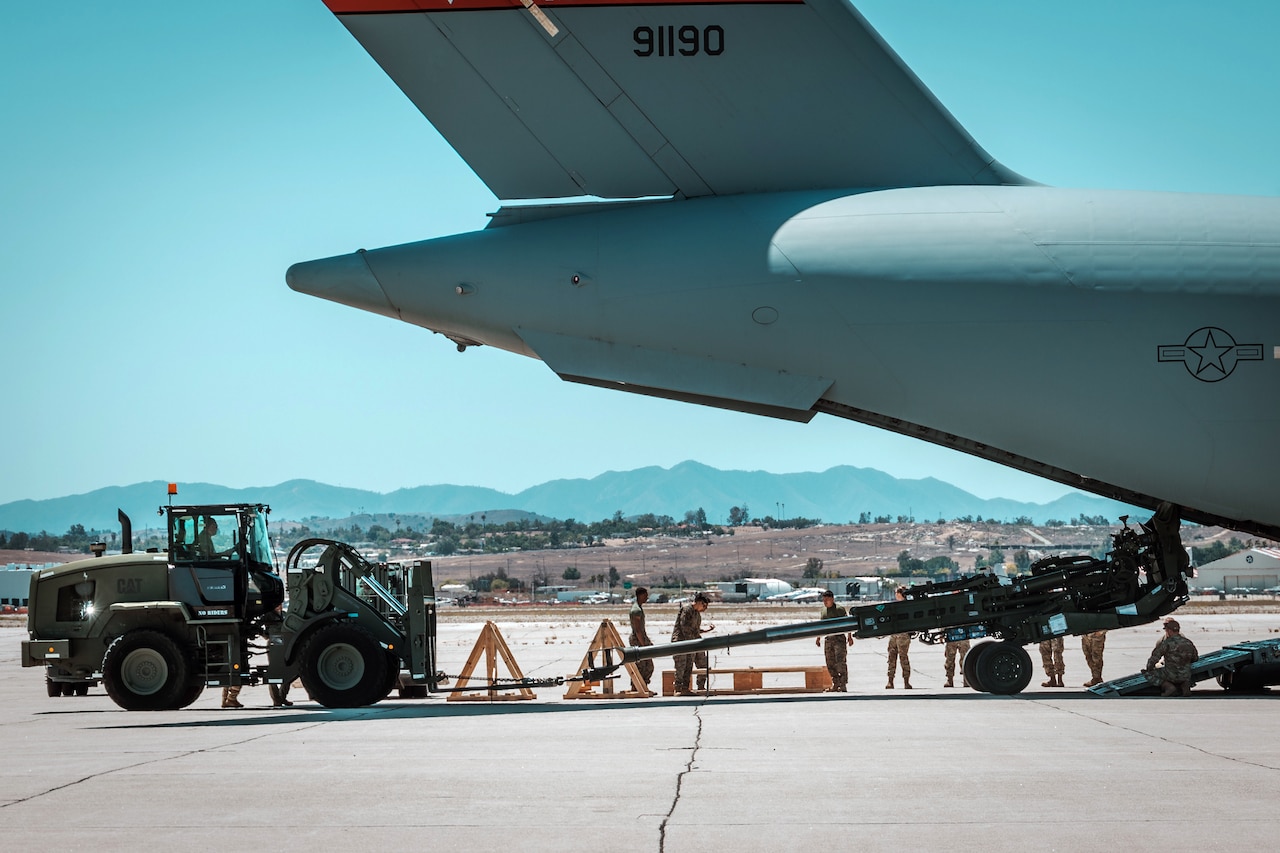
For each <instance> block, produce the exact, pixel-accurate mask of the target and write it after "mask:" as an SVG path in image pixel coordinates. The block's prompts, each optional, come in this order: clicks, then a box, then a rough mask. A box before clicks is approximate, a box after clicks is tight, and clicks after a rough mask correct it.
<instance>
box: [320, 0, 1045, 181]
mask: <svg viewBox="0 0 1280 853" xmlns="http://www.w3.org/2000/svg"><path fill="white" fill-rule="evenodd" d="M326 2H327V4H328V6H329V8H330V9H331V10H332V11H333V12H334V13H335V14H336V15H338V17H339V19H340V20H341V21H342V23H343V24H344V25H345V26H346V27H347V29H348V30H350V31H351V33H352V34H353V35H354V36H355V37H356V38H357V39H358V40H359V41H360V43H361V44H362V45H363V46H364V47H365V49H366V50H368V52H369V53H370V55H372V56H373V58H374V59H375V60H376V61H377V62H378V63H379V64H380V65H381V66H382V68H383V69H384V70H385V71H386V72H387V74H389V75H390V76H391V78H392V79H393V80H395V82H396V83H397V84H398V85H399V86H400V88H401V89H402V90H403V91H404V93H405V94H406V95H407V96H408V97H409V99H410V100H411V101H412V102H413V103H414V104H415V105H416V106H417V107H418V109H419V110H421V111H422V113H423V115H425V116H426V117H427V118H428V119H429V120H430V121H431V123H432V124H434V125H435V127H436V128H437V129H438V130H439V131H440V133H441V134H442V135H443V136H444V137H445V139H447V140H448V141H449V143H450V144H451V145H452V146H453V147H454V148H455V149H456V150H457V151H458V153H459V154H460V155H461V156H462V158H463V159H464V160H466V161H467V163H468V164H469V165H470V166H471V168H472V169H474V170H475V172H476V174H477V175H479V176H480V178H481V180H483V181H484V182H485V184H486V185H487V186H488V187H489V189H491V190H492V191H493V192H494V194H495V195H497V196H498V197H499V198H501V199H521V198H548V199H549V198H568V197H577V196H596V197H600V198H638V197H643V196H672V195H683V196H686V197H693V196H703V195H730V194H737V193H747V192H770V191H784V190H802V189H823V188H835V187H903V186H933V185H953V184H1008V183H1025V180H1024V179H1023V178H1021V177H1019V176H1018V175H1016V174H1015V173H1012V172H1010V171H1009V170H1007V169H1005V168H1004V167H1003V166H1001V165H1000V164H998V163H996V162H995V161H993V159H992V158H991V157H990V155H988V154H987V153H986V152H985V151H983V150H982V148H981V147H979V146H978V145H977V143H976V142H974V140H973V139H972V138H971V137H970V136H969V134H968V133H966V132H965V130H964V129H963V128H962V127H960V125H959V124H958V123H957V122H956V121H955V119H954V118H953V117H952V116H951V115H950V114H949V113H948V112H947V111H946V110H945V109H944V108H943V107H942V106H941V105H940V104H939V103H938V102H937V100H936V99H935V98H934V97H933V95H932V94H931V93H930V92H929V91H928V90H927V89H926V88H925V87H924V85H923V84H922V83H921V82H920V81H919V79H918V78H917V77H916V76H915V75H914V74H913V73H912V72H911V71H910V70H909V69H908V68H907V67H906V66H905V65H904V64H903V63H902V61H901V60H900V59H899V58H898V56H897V55H896V54H895V53H894V52H893V51H892V50H891V49H890V48H889V47H888V46H887V45H886V44H885V43H884V42H883V41H882V40H881V39H880V37H879V35H878V34H877V33H876V32H875V31H874V30H873V29H872V28H871V27H870V25H869V24H868V23H867V22H866V20H865V19H863V17H862V16H861V15H860V14H859V13H858V12H857V10H855V9H854V8H853V6H851V5H850V4H849V3H848V2H847V0H776V2H766V1H765V0H709V2H708V1H707V0H703V2H696V3H695V2H685V0H664V1H660V2H652V0H650V2H629V0H524V2H521V0H326Z"/></svg>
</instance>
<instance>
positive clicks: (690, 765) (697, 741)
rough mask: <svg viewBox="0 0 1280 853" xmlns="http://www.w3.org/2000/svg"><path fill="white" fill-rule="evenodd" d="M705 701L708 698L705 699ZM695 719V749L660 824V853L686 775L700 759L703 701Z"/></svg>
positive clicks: (698, 707)
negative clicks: (696, 728) (696, 727)
mask: <svg viewBox="0 0 1280 853" xmlns="http://www.w3.org/2000/svg"><path fill="white" fill-rule="evenodd" d="M703 701H704V702H705V701H706V700H703ZM693 716H694V719H696V720H697V721H698V730H697V732H695V734H694V737H693V749H692V750H690V752H689V760H688V761H687V762H685V765H684V769H683V770H681V771H680V773H679V774H678V775H677V776H676V793H675V796H674V797H672V799H671V808H669V809H667V813H666V815H665V816H664V817H663V818H662V823H661V824H660V825H659V826H658V853H665V851H666V849H667V824H668V823H670V821H671V816H672V815H673V814H675V811H676V806H678V805H680V794H681V792H682V791H683V789H684V777H685V776H687V775H689V774H690V773H692V772H693V765H694V762H696V761H697V760H698V750H700V749H702V703H699V704H697V705H695V706H694V709H693Z"/></svg>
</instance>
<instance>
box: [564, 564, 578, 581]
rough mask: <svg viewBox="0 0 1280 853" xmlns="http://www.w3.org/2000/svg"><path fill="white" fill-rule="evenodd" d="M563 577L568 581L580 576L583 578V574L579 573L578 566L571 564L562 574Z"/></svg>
mask: <svg viewBox="0 0 1280 853" xmlns="http://www.w3.org/2000/svg"><path fill="white" fill-rule="evenodd" d="M561 577H562V578H564V579H565V580H567V581H576V580H578V579H579V578H581V577H582V575H581V574H579V573H578V570H577V569H576V568H574V567H573V566H570V567H569V568H567V569H565V570H564V574H562V575H561Z"/></svg>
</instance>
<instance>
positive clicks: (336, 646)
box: [299, 622, 391, 708]
mask: <svg viewBox="0 0 1280 853" xmlns="http://www.w3.org/2000/svg"><path fill="white" fill-rule="evenodd" d="M387 658H388V655H387V652H386V650H385V649H383V648H382V646H381V645H380V644H379V643H378V641H377V640H376V639H374V636H373V635H372V634H370V633H369V632H368V631H366V630H365V629H364V628H361V627H360V626H358V625H352V624H350V623H347V622H334V623H331V624H329V625H326V626H324V627H323V628H320V629H319V630H317V631H316V632H315V633H314V634H313V635H312V636H311V639H309V640H307V645H306V647H305V648H304V649H303V650H302V660H301V663H302V667H301V670H300V672H299V674H300V675H301V677H302V686H303V687H305V688H306V689H307V693H308V694H310V696H311V698H312V699H314V700H315V701H317V702H319V703H320V704H321V705H324V706H325V707H326V708H360V707H363V706H365V705H372V704H373V703H374V702H377V701H379V700H380V699H383V698H385V697H386V695H387V693H389V692H390V691H391V686H390V680H389V676H388V675H387Z"/></svg>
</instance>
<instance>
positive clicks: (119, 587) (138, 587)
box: [116, 578, 142, 595]
mask: <svg viewBox="0 0 1280 853" xmlns="http://www.w3.org/2000/svg"><path fill="white" fill-rule="evenodd" d="M116 592H117V593H119V594H121V595H126V594H128V593H139V592H142V578H120V579H119V580H117V581H116Z"/></svg>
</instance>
